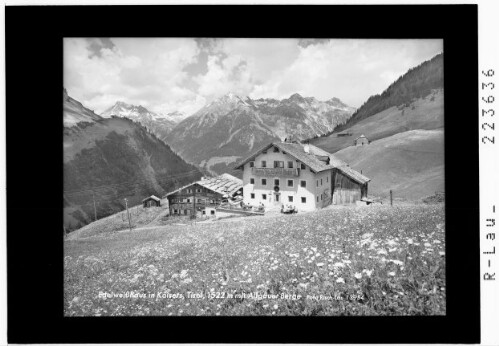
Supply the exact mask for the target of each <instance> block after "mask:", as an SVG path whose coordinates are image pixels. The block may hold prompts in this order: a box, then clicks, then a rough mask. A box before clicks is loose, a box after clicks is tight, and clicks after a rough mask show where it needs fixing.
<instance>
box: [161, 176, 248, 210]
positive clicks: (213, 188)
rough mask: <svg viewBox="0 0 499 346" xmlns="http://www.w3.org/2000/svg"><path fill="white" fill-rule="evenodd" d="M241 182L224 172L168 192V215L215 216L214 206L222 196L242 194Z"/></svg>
mask: <svg viewBox="0 0 499 346" xmlns="http://www.w3.org/2000/svg"><path fill="white" fill-rule="evenodd" d="M242 189H243V182H242V180H241V179H238V178H236V177H234V176H232V175H230V174H227V173H224V174H222V175H219V176H217V177H214V178H203V179H201V180H199V181H196V182H194V183H191V184H189V185H186V186H183V187H181V188H179V189H177V190H175V191H172V192H170V193H169V194H167V195H166V196H165V197H166V198H167V199H168V203H169V209H170V215H196V216H199V217H203V216H206V217H209V216H216V208H217V207H218V206H219V205H220V203H221V202H222V199H224V198H230V197H233V196H235V195H237V194H241V195H242Z"/></svg>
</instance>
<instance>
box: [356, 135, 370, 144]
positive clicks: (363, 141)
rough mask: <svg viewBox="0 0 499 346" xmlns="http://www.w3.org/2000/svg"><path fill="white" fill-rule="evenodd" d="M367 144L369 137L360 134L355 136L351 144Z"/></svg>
mask: <svg viewBox="0 0 499 346" xmlns="http://www.w3.org/2000/svg"><path fill="white" fill-rule="evenodd" d="M368 144H369V139H367V137H366V136H364V135H361V136H360V137H357V138H355V140H354V141H353V145H355V146H359V145H368Z"/></svg>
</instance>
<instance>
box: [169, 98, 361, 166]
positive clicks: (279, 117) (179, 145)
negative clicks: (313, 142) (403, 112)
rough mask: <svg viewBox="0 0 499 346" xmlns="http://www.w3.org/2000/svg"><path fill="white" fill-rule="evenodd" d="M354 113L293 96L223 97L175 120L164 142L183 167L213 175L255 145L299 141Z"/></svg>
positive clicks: (334, 103) (329, 103)
mask: <svg viewBox="0 0 499 346" xmlns="http://www.w3.org/2000/svg"><path fill="white" fill-rule="evenodd" d="M354 111H355V108H353V107H349V106H348V105H346V104H344V103H343V102H341V101H340V100H339V99H337V98H332V99H330V100H327V101H319V100H317V99H315V98H314V97H302V96H301V95H299V94H293V95H292V96H290V97H289V98H287V99H283V100H276V99H271V98H267V99H255V100H254V99H251V98H249V97H242V96H238V95H236V94H234V93H229V94H227V95H224V96H222V97H220V98H218V99H215V100H214V101H213V102H211V103H209V104H207V105H206V106H204V107H203V108H201V109H200V110H199V111H197V112H196V113H194V114H193V115H192V116H190V117H188V118H186V119H185V120H183V121H181V122H180V123H179V124H178V125H177V126H175V127H174V128H173V130H172V131H171V132H170V133H169V135H168V136H167V137H166V141H167V143H168V144H169V145H170V146H171V147H172V148H173V149H174V150H175V151H176V152H177V153H179V155H180V156H182V157H183V158H184V159H185V160H187V161H188V162H190V163H192V164H195V165H198V166H200V167H202V168H203V169H205V170H207V171H210V172H212V173H214V174H219V173H224V172H230V173H231V174H235V175H237V174H238V173H237V172H233V171H232V166H233V165H234V164H235V162H236V161H237V160H238V159H240V158H241V157H244V156H246V155H248V154H250V153H251V152H252V151H253V150H256V149H257V148H259V147H260V146H262V145H264V144H266V143H269V142H271V141H275V140H283V139H284V138H286V137H289V136H294V137H295V138H297V139H305V138H309V137H311V136H314V135H320V134H324V133H327V132H328V131H332V130H333V129H334V128H335V127H336V126H338V125H341V124H344V123H346V121H347V120H348V119H350V117H351V116H352V114H353V112H354Z"/></svg>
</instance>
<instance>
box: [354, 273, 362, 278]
mask: <svg viewBox="0 0 499 346" xmlns="http://www.w3.org/2000/svg"><path fill="white" fill-rule="evenodd" d="M354 276H355V278H356V279H361V278H362V274H361V273H355V274H354Z"/></svg>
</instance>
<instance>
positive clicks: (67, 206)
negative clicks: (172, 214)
mask: <svg viewBox="0 0 499 346" xmlns="http://www.w3.org/2000/svg"><path fill="white" fill-rule="evenodd" d="M63 110H64V111H63V120H64V139H63V145H64V225H65V227H66V228H67V229H69V230H71V229H75V228H79V227H81V226H82V225H85V224H87V223H89V222H91V221H93V220H94V218H97V219H100V218H102V217H105V216H107V215H111V214H114V213H116V212H117V211H121V210H123V209H124V207H125V201H124V199H125V198H127V199H128V205H129V206H130V205H136V204H138V203H140V201H141V199H142V198H144V197H147V196H150V195H151V194H155V195H158V196H161V197H162V196H163V195H164V194H165V193H166V192H168V191H171V190H173V189H175V188H177V187H179V186H182V185H185V184H187V183H189V182H191V181H193V180H196V179H199V178H200V177H201V176H202V173H201V172H200V171H199V169H198V168H197V167H194V166H192V165H190V164H188V163H186V162H185V161H184V160H182V158H180V157H179V156H178V155H176V154H175V153H174V152H173V151H172V150H171V149H170V147H169V146H168V145H167V144H165V143H164V142H163V141H161V140H160V139H158V138H157V137H156V135H155V134H154V133H152V132H151V131H149V130H148V129H147V128H146V127H144V126H143V125H141V124H140V123H138V122H134V121H132V120H130V119H127V118H120V117H115V116H113V117H111V118H103V117H101V116H99V115H97V114H95V113H94V112H93V111H91V110H90V109H88V108H86V107H85V106H83V105H82V104H81V103H80V102H78V101H76V100H75V99H73V98H72V97H70V96H69V95H68V94H67V92H66V90H64V93H63Z"/></svg>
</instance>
